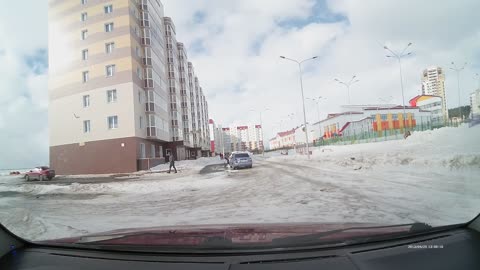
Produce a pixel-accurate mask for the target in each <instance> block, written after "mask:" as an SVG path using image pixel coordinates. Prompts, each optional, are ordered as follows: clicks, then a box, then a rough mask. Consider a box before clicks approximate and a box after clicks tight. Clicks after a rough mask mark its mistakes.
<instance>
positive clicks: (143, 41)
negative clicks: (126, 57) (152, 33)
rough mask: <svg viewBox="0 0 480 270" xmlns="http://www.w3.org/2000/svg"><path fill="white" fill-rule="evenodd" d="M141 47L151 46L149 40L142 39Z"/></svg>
mask: <svg viewBox="0 0 480 270" xmlns="http://www.w3.org/2000/svg"><path fill="white" fill-rule="evenodd" d="M142 45H145V46H150V45H151V40H150V38H146V37H144V38H142Z"/></svg>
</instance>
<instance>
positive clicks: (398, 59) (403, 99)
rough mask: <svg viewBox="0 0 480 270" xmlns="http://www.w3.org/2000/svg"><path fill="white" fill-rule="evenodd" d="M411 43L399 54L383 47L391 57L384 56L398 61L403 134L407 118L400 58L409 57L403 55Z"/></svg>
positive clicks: (405, 54) (406, 54) (409, 53)
mask: <svg viewBox="0 0 480 270" xmlns="http://www.w3.org/2000/svg"><path fill="white" fill-rule="evenodd" d="M412 44H413V43H412V42H410V43H408V44H407V46H406V47H405V48H404V49H403V50H402V52H401V53H396V52H394V51H392V50H391V49H390V48H389V47H387V46H386V45H385V46H383V48H384V49H385V50H387V51H388V52H390V53H391V55H386V57H387V58H395V59H397V61H398V66H399V69H400V86H401V88H402V105H403V126H404V128H405V132H406V131H407V120H406V119H405V118H406V117H407V114H406V111H405V94H404V90H403V74H402V58H403V57H406V56H409V55H411V54H412V52H408V53H405V52H406V51H407V49H408V48H409V47H410V46H412Z"/></svg>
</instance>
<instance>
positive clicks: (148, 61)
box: [143, 57, 152, 66]
mask: <svg viewBox="0 0 480 270" xmlns="http://www.w3.org/2000/svg"><path fill="white" fill-rule="evenodd" d="M143 64H144V65H145V66H152V58H150V57H144V58H143Z"/></svg>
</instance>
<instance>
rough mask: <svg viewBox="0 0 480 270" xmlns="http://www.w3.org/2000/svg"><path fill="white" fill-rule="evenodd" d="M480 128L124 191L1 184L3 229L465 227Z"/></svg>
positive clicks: (101, 186)
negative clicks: (251, 225)
mask: <svg viewBox="0 0 480 270" xmlns="http://www.w3.org/2000/svg"><path fill="white" fill-rule="evenodd" d="M479 138H480V128H479V127H475V128H471V129H468V128H457V129H455V128H443V129H439V130H435V131H426V132H416V133H414V134H413V135H412V136H411V137H410V138H408V139H407V140H398V141H387V142H377V143H369V144H358V145H346V146H328V147H322V148H318V149H314V152H313V156H312V159H311V160H308V159H307V158H306V156H301V155H289V156H281V155H278V154H276V153H269V154H267V155H266V157H265V158H263V157H262V156H256V157H255V159H254V168H253V169H247V170H240V171H230V170H226V171H222V170H221V169H222V168H223V166H222V165H218V166H214V167H217V168H216V170H212V171H213V172H212V173H208V174H199V171H200V170H201V169H202V168H203V167H205V166H207V165H212V164H222V161H221V160H220V159H219V158H218V157H216V158H202V159H199V160H195V161H178V162H176V167H177V169H179V173H178V174H166V173H160V172H164V171H165V170H168V165H160V166H158V167H156V168H154V169H153V170H152V171H154V172H159V173H153V174H144V175H143V176H141V177H139V178H137V179H133V180H128V181H120V182H108V183H98V184H78V183H76V184H71V185H61V184H50V185H43V184H42V185H41V184H32V183H28V184H26V183H24V182H23V181H22V180H21V179H19V178H18V177H16V178H15V177H8V176H4V177H0V222H1V223H2V224H4V225H6V226H7V227H8V228H10V229H11V230H12V231H13V232H15V233H17V234H19V235H20V236H23V237H25V238H28V239H32V240H40V239H51V238H59V237H67V236H76V235H83V234H87V233H94V232H101V231H109V230H113V229H120V228H132V227H151V226H168V225H191V224H227V223H266V222H373V223H384V224H385V223H386V224H392V223H405V222H413V221H422V222H427V223H430V224H432V225H445V224H452V223H460V222H465V221H467V220H469V219H472V218H473V217H474V216H475V215H477V214H478V213H479V212H480V142H479Z"/></svg>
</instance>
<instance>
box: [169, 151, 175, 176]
mask: <svg viewBox="0 0 480 270" xmlns="http://www.w3.org/2000/svg"><path fill="white" fill-rule="evenodd" d="M168 159H169V161H170V166H169V167H168V173H170V172H171V171H172V167H173V169H174V170H175V173H177V168H175V157H174V156H173V155H170V156H169V157H168Z"/></svg>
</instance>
